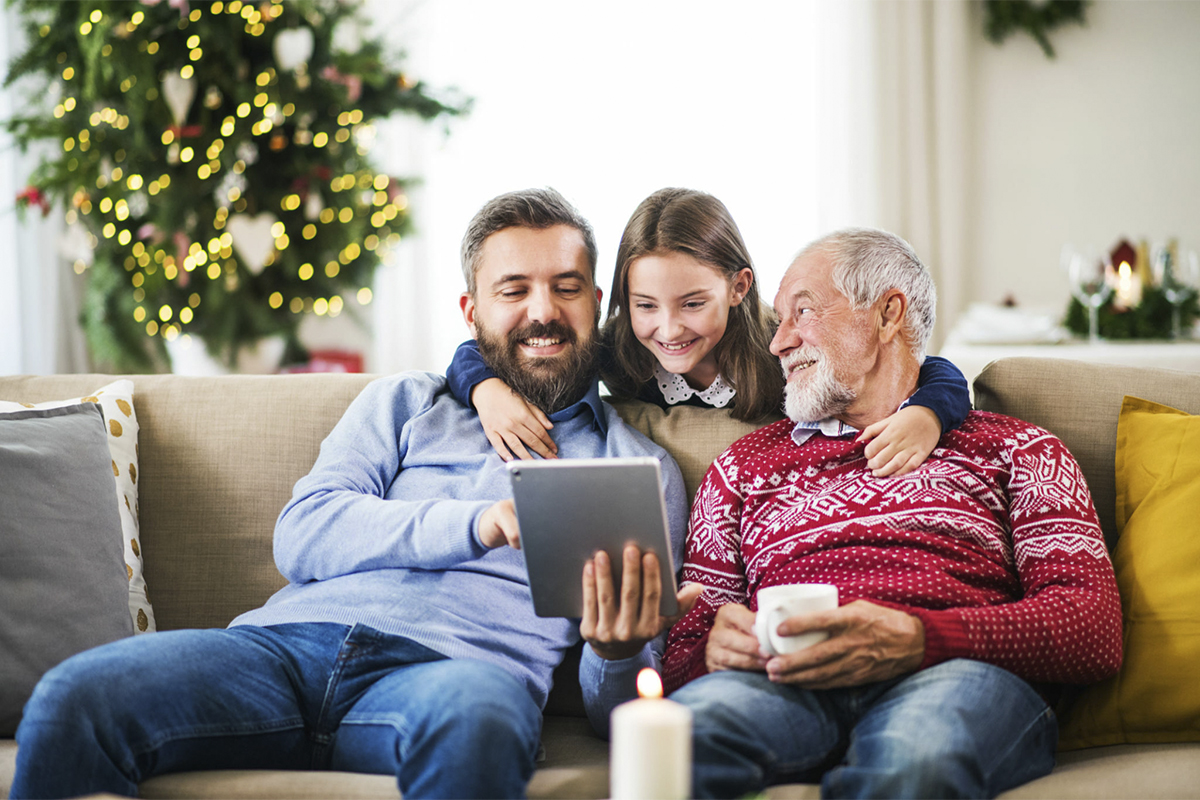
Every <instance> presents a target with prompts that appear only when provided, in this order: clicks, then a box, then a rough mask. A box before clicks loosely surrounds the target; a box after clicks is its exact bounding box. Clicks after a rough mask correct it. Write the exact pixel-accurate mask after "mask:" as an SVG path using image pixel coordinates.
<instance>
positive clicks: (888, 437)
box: [857, 405, 942, 478]
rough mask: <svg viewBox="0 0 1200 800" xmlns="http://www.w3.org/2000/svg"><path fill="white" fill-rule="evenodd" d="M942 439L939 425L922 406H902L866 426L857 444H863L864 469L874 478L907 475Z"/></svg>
mask: <svg viewBox="0 0 1200 800" xmlns="http://www.w3.org/2000/svg"><path fill="white" fill-rule="evenodd" d="M941 438H942V423H941V422H939V421H938V418H937V414H934V413H933V411H932V410H930V409H928V408H926V407H925V406H915V405H914V406H905V407H904V408H902V409H900V410H899V411H897V412H896V413H895V414H892V415H891V416H890V417H885V418H884V419H881V420H880V421H879V422H876V423H875V424H874V425H868V426H867V427H866V428H865V429H864V430H863V432H862V433H860V434H859V435H858V439H857V441H860V442H866V443H867V447H866V449H865V450H864V451H863V452H864V454H865V455H866V457H867V467H868V468H869V469H870V470H871V474H872V475H874V476H875V477H876V478H886V477H887V476H889V475H906V474H908V473H909V472H912V471H913V470H914V469H916V468H917V467H919V466H921V464H922V463H924V461H925V459H926V458H928V457H929V454H930V453H932V452H933V448H935V447H937V443H938V440H939V439H941Z"/></svg>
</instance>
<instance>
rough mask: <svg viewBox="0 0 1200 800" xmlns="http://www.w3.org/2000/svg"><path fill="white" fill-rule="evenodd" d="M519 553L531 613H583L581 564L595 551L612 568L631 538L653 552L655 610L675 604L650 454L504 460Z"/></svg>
mask: <svg viewBox="0 0 1200 800" xmlns="http://www.w3.org/2000/svg"><path fill="white" fill-rule="evenodd" d="M508 474H509V480H510V481H511V482H512V490H513V501H514V502H515V504H516V509H517V524H518V525H520V527H521V552H523V553H524V554H525V569H526V571H527V572H528V574H529V590H530V592H531V593H532V595H533V609H534V612H535V613H536V614H537V615H538V616H539V617H582V616H583V565H584V563H585V562H587V560H588V559H589V558H591V557H592V556H593V555H594V554H595V553H596V551H597V550H603V551H605V552H606V553H608V557H609V559H610V560H611V562H612V563H613V565H614V566H615V567H616V569H614V572H615V573H616V574H615V575H613V581H614V583H615V584H616V588H617V591H618V593H619V592H620V583H621V574H620V566H621V563H622V552H623V551H624V549H625V545H626V544H627V543H630V542H632V543H633V544H636V545H638V546H639V547H641V548H642V550H643V551H646V550H651V551H653V552H654V553H655V554H656V555H658V562H659V565H660V570H661V576H662V585H663V595H662V601H661V603H660V609H661V611H660V613H662V614H663V615H664V616H669V615H671V614H675V613H676V612H677V611H678V602H677V601H676V597H675V591H676V586H675V564H674V563H673V559H672V557H671V544H670V539H669V537H668V533H667V530H668V528H667V507H666V503H665V502H664V501H663V491H662V482H661V481H660V479H659V467H658V459H656V458H575V459H571V458H564V459H547V460H545V461H510V462H509V463H508Z"/></svg>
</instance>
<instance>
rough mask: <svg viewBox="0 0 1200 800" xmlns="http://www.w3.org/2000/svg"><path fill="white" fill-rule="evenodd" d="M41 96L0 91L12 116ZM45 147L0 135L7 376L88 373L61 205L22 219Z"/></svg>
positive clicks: (14, 20) (9, 27) (6, 59)
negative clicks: (20, 209) (24, 193)
mask: <svg viewBox="0 0 1200 800" xmlns="http://www.w3.org/2000/svg"><path fill="white" fill-rule="evenodd" d="M0 26H3V30H2V31H0V64H8V63H10V62H11V61H12V59H13V58H14V57H15V56H16V55H17V54H18V53H20V52H22V51H23V50H24V46H25V45H24V33H23V31H22V30H21V26H20V22H19V19H18V15H17V11H16V9H15V8H12V7H6V8H5V9H4V10H3V12H2V14H0ZM33 100H34V98H33V97H31V95H30V91H29V87H28V86H26V85H23V84H20V83H19V84H17V85H16V86H15V87H13V88H11V89H9V90H6V91H5V92H3V94H0V118H3V119H7V118H9V117H10V116H12V114H13V112H14V111H15V110H20V109H22V108H23V107H24V106H26V105H27V104H28V103H30V102H32V101H33ZM39 152H40V151H37V150H33V151H31V152H30V153H27V154H22V153H21V152H20V151H19V150H18V149H17V147H16V145H14V144H13V142H12V137H10V136H9V135H8V133H7V132H0V374H3V375H13V374H20V373H31V374H48V373H55V372H85V371H87V369H88V363H87V355H86V348H85V346H84V342H83V333H82V330H81V329H80V327H79V323H78V319H79V309H80V302H81V290H82V282H81V280H80V279H79V278H78V276H76V275H75V274H74V272H73V271H72V269H71V267H70V265H69V264H68V263H67V262H66V261H65V260H64V259H63V258H61V257H60V256H59V254H58V248H57V244H58V242H59V240H60V239H61V237H62V233H63V228H64V226H63V221H62V215H61V211H60V210H55V211H52V212H51V213H50V215H49V216H47V217H42V215H41V212H40V211H39V210H38V209H37V208H35V207H30V208H29V209H27V210H26V212H25V214H24V219H23V220H22V219H21V218H19V217H18V215H17V212H16V208H15V198H16V196H17V194H18V193H19V192H20V191H21V190H22V189H23V188H24V187H25V185H26V182H27V180H28V178H29V175H30V173H31V172H32V171H33V168H34V167H35V165H36V164H37V158H38V155H39Z"/></svg>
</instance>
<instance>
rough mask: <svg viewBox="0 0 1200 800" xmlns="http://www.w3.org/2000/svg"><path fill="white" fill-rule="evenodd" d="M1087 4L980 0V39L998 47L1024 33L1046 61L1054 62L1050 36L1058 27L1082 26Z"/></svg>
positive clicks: (1076, 0)
mask: <svg viewBox="0 0 1200 800" xmlns="http://www.w3.org/2000/svg"><path fill="white" fill-rule="evenodd" d="M1086 8H1087V0H1048V1H1047V2H1042V3H1033V2H1030V0H984V3H983V10H984V14H985V20H984V24H983V32H984V35H986V36H987V38H988V41H990V42H992V43H993V44H1000V43H1001V42H1003V41H1004V40H1005V39H1007V38H1008V37H1009V36H1010V35H1011V34H1013V33H1016V32H1017V31H1025V32H1026V33H1028V34H1029V35H1030V36H1032V37H1033V38H1034V39H1035V40H1037V43H1038V44H1039V45H1041V47H1042V52H1043V53H1045V54H1046V58H1054V47H1053V46H1052V45H1051V44H1050V32H1051V31H1053V30H1054V29H1055V28H1058V27H1060V26H1062V25H1068V24H1076V25H1085V24H1086V20H1085V19H1084V10H1085V9H1086Z"/></svg>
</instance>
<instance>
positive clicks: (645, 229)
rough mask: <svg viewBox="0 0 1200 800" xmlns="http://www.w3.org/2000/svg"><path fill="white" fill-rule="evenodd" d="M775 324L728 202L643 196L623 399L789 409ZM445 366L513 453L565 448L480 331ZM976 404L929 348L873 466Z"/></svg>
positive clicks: (610, 357)
mask: <svg viewBox="0 0 1200 800" xmlns="http://www.w3.org/2000/svg"><path fill="white" fill-rule="evenodd" d="M774 325H775V319H774V314H773V313H772V312H771V310H770V309H769V308H768V307H767V306H764V305H763V304H762V303H761V302H760V301H759V295H758V287H757V284H756V282H755V280H754V268H753V266H752V263H751V260H750V254H749V252H748V251H747V249H746V245H745V243H744V242H743V241H742V236H741V232H740V231H739V230H738V227H737V224H736V223H735V222H734V221H733V217H732V216H730V214H729V211H728V209H726V208H725V205H724V204H723V203H722V202H721V201H720V200H718V199H717V198H715V197H713V196H712V195H709V194H705V193H703V192H697V191H692V190H689V189H661V190H659V191H657V192H655V193H654V194H652V195H650V196H649V197H647V198H646V199H645V200H643V201H642V203H641V204H640V205H639V206H638V207H637V209H636V210H635V211H634V212H633V216H631V217H630V218H629V222H628V223H627V224H626V225H625V231H624V233H623V234H622V235H621V244H620V246H619V248H618V249H617V265H616V274H615V275H614V276H613V284H612V292H611V294H610V295H609V310H608V317H607V319H606V320H605V323H604V328H603V330H602V331H601V334H600V343H601V359H600V364H601V366H600V377H601V379H602V380H603V381H604V383H605V385H606V386H607V387H608V390H609V392H610V393H611V394H612V395H613V397H615V398H618V399H625V398H637V399H639V400H644V401H647V402H650V403H654V404H655V405H658V406H660V407H662V408H670V407H671V406H673V405H693V406H704V407H709V408H728V409H729V413H730V415H731V416H733V417H735V418H737V419H740V420H746V421H756V420H759V419H764V418H765V417H767V416H768V415H770V414H773V413H778V411H779V408H780V402H781V399H782V397H783V385H784V379H783V371H782V370H781V369H780V366H779V361H778V359H776V358H775V357H774V356H772V355H771V353H770V352H769V350H768V346H769V345H770V342H771V337H772V336H773V334H774ZM446 376H447V378H448V380H449V384H450V390H451V392H452V393H453V394H454V396H455V397H456V398H457V399H458V400H459V401H461V402H462V403H464V404H473V405H474V406H475V409H476V411H477V412H478V413H479V419H480V422H481V424H482V425H483V429H484V432H485V433H486V434H487V437H488V441H490V442H491V443H492V446H493V447H494V448H495V450H496V452H497V453H498V454H499V455H500V457H501V458H503V459H504V460H505V461H508V460H511V459H512V458H513V457H514V456H515V457H517V458H530V454H529V452H528V450H526V448H529V449H531V450H533V451H534V452H535V453H537V454H538V455H540V456H542V457H543V458H554V457H555V454H556V451H557V448H556V446H555V444H554V440H553V439H552V438H551V437H550V434H549V430H550V429H551V428H553V427H554V426H553V424H552V423H551V422H550V420H549V419H548V418H547V417H546V415H545V414H544V413H543V412H542V410H541V409H539V408H537V407H535V406H532V405H530V404H528V403H526V402H525V401H524V400H523V399H522V398H521V397H520V396H519V395H517V394H515V393H514V392H512V391H511V390H510V389H509V388H508V386H506V385H505V384H504V383H502V382H501V381H500V380H499V379H498V378H496V377H495V376H494V375H493V374H492V372H491V370H489V369H488V368H487V365H486V364H484V363H483V360H482V358H480V356H479V351H478V349H477V348H476V347H475V342H474V340H470V341H467V342H464V343H463V344H462V345H460V346H459V348H458V351H457V352H456V353H455V355H454V360H453V362H452V363H451V364H450V368H449V370H447V373H446ZM969 410H970V400H969V396H968V393H967V383H966V379H965V378H964V377H963V375H962V373H961V372H959V370H958V369H957V368H956V367H955V366H954V365H953V364H951V363H950V362H949V361H946V360H945V359H941V358H937V357H935V356H930V357H927V358H926V359H925V363H924V364H923V365H922V367H921V373H920V377H919V379H918V390H917V392H916V393H915V394H914V395H913V397H912V399H911V401H910V403H909V405H907V406H905V407H904V408H902V409H900V410H899V411H897V412H896V413H895V414H892V415H891V416H890V417H888V418H887V419H884V420H882V421H880V422H878V423H876V424H875V425H872V426H870V427H868V428H867V429H866V430H864V431H863V432H862V434H861V435H860V437H859V438H860V439H861V440H863V441H868V445H867V447H866V451H865V452H866V455H867V458H868V462H867V463H868V466H870V467H871V469H872V470H873V471H874V474H875V475H876V476H877V477H883V476H886V475H892V474H897V475H902V474H904V473H906V472H909V471H911V470H913V469H916V467H918V466H919V465H920V464H921V462H923V461H924V460H925V458H926V457H927V456H928V455H929V453H930V452H932V451H933V448H934V447H935V446H936V445H937V441H938V439H939V438H940V437H941V434H942V432H943V430H950V429H952V428H956V427H958V426H959V425H960V424H962V421H963V420H964V419H965V418H966V414H967V412H968V411H969Z"/></svg>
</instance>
